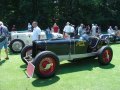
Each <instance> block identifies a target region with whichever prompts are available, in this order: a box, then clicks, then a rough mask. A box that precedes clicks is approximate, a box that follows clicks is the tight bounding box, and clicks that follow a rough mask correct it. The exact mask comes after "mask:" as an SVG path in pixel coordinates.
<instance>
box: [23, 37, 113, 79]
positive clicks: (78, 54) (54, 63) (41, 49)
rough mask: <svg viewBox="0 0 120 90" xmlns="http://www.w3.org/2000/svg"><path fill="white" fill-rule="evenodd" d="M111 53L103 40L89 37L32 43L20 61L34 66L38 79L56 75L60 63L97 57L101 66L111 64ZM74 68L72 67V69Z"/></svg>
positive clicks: (24, 50) (25, 48)
mask: <svg viewBox="0 0 120 90" xmlns="http://www.w3.org/2000/svg"><path fill="white" fill-rule="evenodd" d="M112 56H113V51H112V49H111V47H109V46H108V45H107V44H106V43H105V40H102V39H100V38H97V37H90V39H89V41H85V40H81V39H60V40H56V39H55V40H44V41H34V42H33V45H32V46H26V47H24V49H23V50H22V52H21V59H22V60H23V62H25V63H26V64H28V63H32V64H33V65H34V66H35V74H36V75H37V76H38V77H40V78H48V77H52V76H54V75H55V74H56V72H57V70H58V68H59V64H60V61H62V60H69V61H70V62H72V61H74V60H75V59H78V60H79V59H83V58H88V57H98V61H99V63H100V64H102V65H107V64H109V63H110V62H111V60H112ZM73 68H74V67H73Z"/></svg>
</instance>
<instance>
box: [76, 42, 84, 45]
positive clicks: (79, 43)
mask: <svg viewBox="0 0 120 90" xmlns="http://www.w3.org/2000/svg"><path fill="white" fill-rule="evenodd" d="M76 46H85V42H84V41H79V42H76Z"/></svg>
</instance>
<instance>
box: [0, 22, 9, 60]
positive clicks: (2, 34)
mask: <svg viewBox="0 0 120 90" xmlns="http://www.w3.org/2000/svg"><path fill="white" fill-rule="evenodd" d="M8 35H9V32H8V28H7V27H6V26H4V24H3V22H1V21H0V60H1V49H2V48H3V47H4V49H5V54H6V57H5V59H6V60H8V59H9V57H8V46H7V44H8V40H7V37H8Z"/></svg>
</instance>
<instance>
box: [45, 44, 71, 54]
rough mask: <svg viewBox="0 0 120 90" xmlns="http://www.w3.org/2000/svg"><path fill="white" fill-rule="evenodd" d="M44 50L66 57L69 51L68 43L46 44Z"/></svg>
mask: <svg viewBox="0 0 120 90" xmlns="http://www.w3.org/2000/svg"><path fill="white" fill-rule="evenodd" d="M46 49H47V50H48V51H52V52H54V53H55V54H57V55H68V54H69V50H70V45H69V42H64V43H48V44H47V47H46Z"/></svg>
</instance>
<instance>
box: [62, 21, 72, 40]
mask: <svg viewBox="0 0 120 90" xmlns="http://www.w3.org/2000/svg"><path fill="white" fill-rule="evenodd" d="M70 33H71V26H70V23H69V22H67V23H66V26H65V27H64V29H63V36H64V38H66V36H69V34H70Z"/></svg>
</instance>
